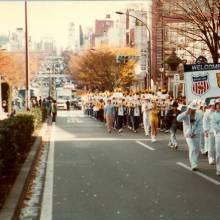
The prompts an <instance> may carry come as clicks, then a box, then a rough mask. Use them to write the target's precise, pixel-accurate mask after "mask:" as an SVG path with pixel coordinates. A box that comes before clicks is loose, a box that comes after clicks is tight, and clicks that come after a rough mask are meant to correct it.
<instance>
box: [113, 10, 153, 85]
mask: <svg viewBox="0 0 220 220" xmlns="http://www.w3.org/2000/svg"><path fill="white" fill-rule="evenodd" d="M115 13H116V14H119V15H127V16H129V17H132V18H135V19H136V20H138V21H140V22H141V23H142V24H143V25H144V27H145V28H146V29H147V32H148V36H149V41H148V52H149V57H148V62H149V65H148V73H147V76H146V78H147V88H151V81H150V80H151V33H150V29H149V27H148V25H147V24H146V23H145V22H144V21H142V20H141V19H140V18H138V17H136V16H134V15H131V14H128V13H124V12H121V11H116V12H115Z"/></svg>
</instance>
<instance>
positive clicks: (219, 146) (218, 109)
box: [211, 98, 220, 176]
mask: <svg viewBox="0 0 220 220" xmlns="http://www.w3.org/2000/svg"><path fill="white" fill-rule="evenodd" d="M211 128H212V129H213V131H214V136H215V151H216V156H215V158H216V174H217V176H220V98H218V99H216V101H215V113H214V114H213V116H212V118H211Z"/></svg>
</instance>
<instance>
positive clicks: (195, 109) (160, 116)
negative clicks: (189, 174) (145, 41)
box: [82, 89, 220, 176]
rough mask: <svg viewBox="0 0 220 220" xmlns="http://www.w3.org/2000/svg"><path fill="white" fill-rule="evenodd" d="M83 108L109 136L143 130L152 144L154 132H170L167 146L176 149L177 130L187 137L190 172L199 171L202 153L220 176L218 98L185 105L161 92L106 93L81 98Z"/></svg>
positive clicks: (183, 98)
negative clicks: (97, 121)
mask: <svg viewBox="0 0 220 220" xmlns="http://www.w3.org/2000/svg"><path fill="white" fill-rule="evenodd" d="M119 91H120V89H119ZM82 108H83V112H84V114H85V115H88V116H89V117H91V118H93V119H95V120H99V121H101V122H103V123H106V128H107V132H108V133H111V132H112V131H117V132H118V133H121V132H123V129H124V128H127V129H129V130H130V131H131V132H134V133H137V132H138V130H140V129H144V134H145V135H146V136H150V138H151V141H152V142H156V137H157V135H159V134H158V132H157V131H161V132H166V133H170V139H169V142H168V143H167V144H168V147H169V148H171V149H178V142H177V141H178V140H177V139H176V132H177V129H179V130H181V132H183V134H184V136H185V138H186V142H187V145H188V148H189V160H190V164H191V168H192V170H197V169H198V159H199V155H200V153H201V154H203V155H207V157H208V160H207V162H208V163H209V164H210V165H216V174H217V175H218V176H219V175H220V139H219V138H220V136H219V135H220V134H219V133H220V114H219V112H220V99H219V98H217V99H211V100H210V101H209V103H206V102H205V100H193V101H192V102H191V103H190V104H188V105H186V100H185V97H179V98H177V99H173V97H171V96H169V95H168V94H163V93H161V92H160V91H159V92H158V93H157V94H153V93H144V92H142V93H135V94H133V93H132V92H131V93H130V94H128V92H124V93H123V92H118V91H117V92H112V93H111V92H108V91H107V92H103V93H88V94H86V95H84V96H83V104H82ZM182 123H183V125H182ZM215 143H216V144H215Z"/></svg>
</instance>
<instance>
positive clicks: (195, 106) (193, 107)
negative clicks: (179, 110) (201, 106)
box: [187, 101, 198, 110]
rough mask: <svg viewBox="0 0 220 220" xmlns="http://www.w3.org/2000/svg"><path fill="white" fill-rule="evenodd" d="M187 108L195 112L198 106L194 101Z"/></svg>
mask: <svg viewBox="0 0 220 220" xmlns="http://www.w3.org/2000/svg"><path fill="white" fill-rule="evenodd" d="M187 108H188V109H189V108H190V109H193V110H197V109H198V105H197V103H196V101H192V102H191V103H190V104H189V105H188V106H187Z"/></svg>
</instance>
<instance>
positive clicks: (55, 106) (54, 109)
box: [51, 100, 57, 122]
mask: <svg viewBox="0 0 220 220" xmlns="http://www.w3.org/2000/svg"><path fill="white" fill-rule="evenodd" d="M51 112H52V122H56V118H57V102H56V100H54V101H53V103H52V110H51Z"/></svg>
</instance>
